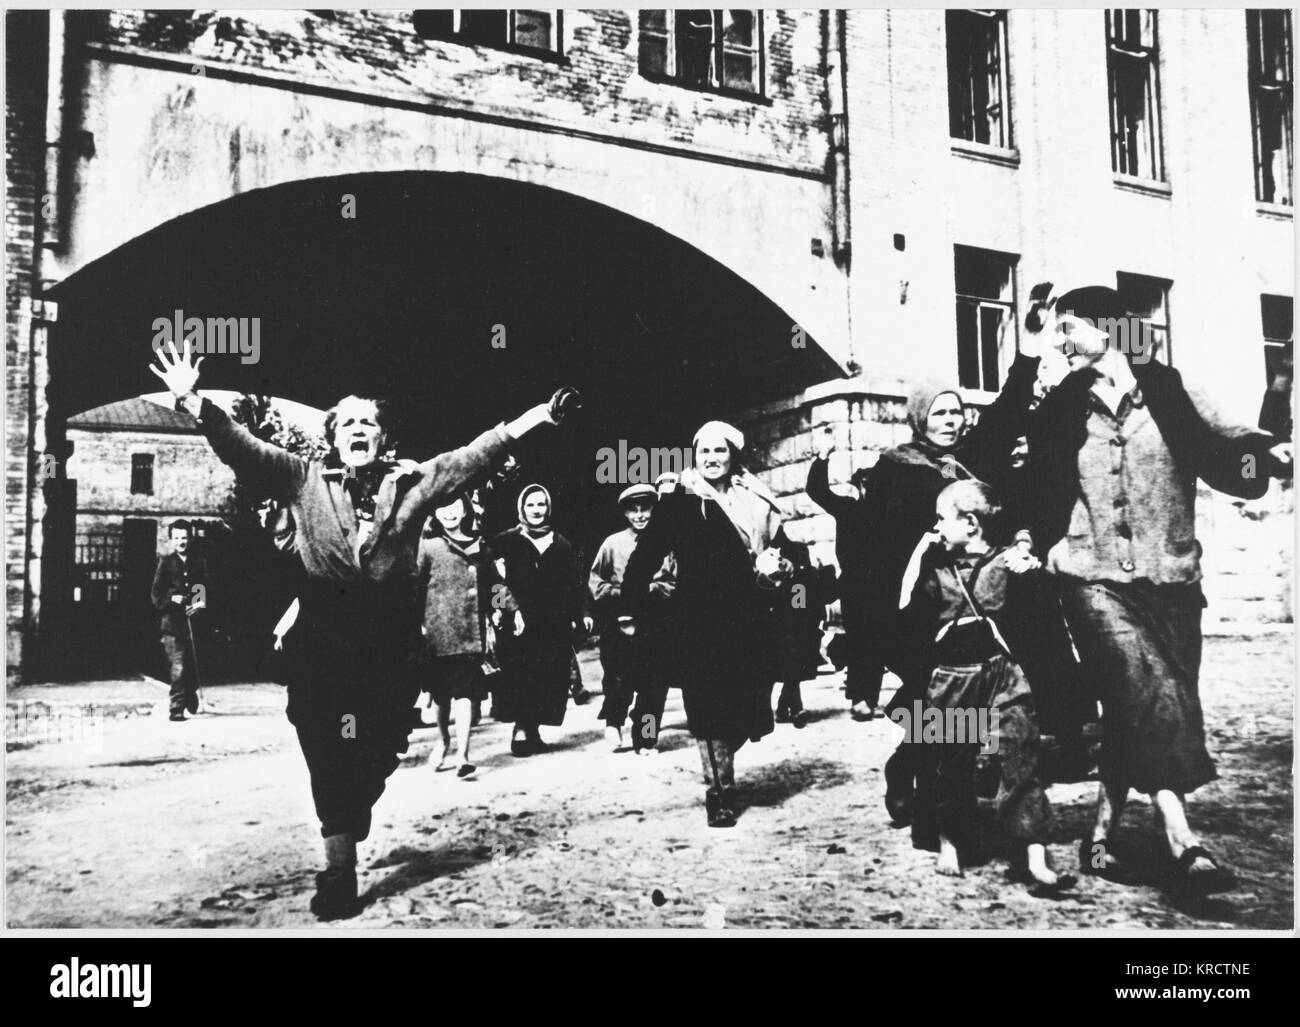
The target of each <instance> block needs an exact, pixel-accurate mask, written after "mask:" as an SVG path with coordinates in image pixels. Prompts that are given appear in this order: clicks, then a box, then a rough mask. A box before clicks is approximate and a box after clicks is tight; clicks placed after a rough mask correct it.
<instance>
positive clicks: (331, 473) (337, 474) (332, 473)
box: [320, 460, 420, 482]
mask: <svg viewBox="0 0 1300 1027" xmlns="http://www.w3.org/2000/svg"><path fill="white" fill-rule="evenodd" d="M369 467H377V468H378V471H379V473H377V474H375V476H374V480H375V481H376V482H381V481H384V480H385V479H386V478H388V477H390V476H392V475H396V476H397V477H399V478H400V477H403V476H404V475H407V474H414V473H415V472H417V471H418V470H419V469H420V465H419V464H417V463H416V462H415V461H414V460H376V461H375V463H374V464H370V465H368V466H367V467H364V468H360V470H361V471H365V470H367V469H368V468H369ZM320 473H321V477H322V478H324V479H325V480H326V481H337V482H346V481H357V480H359V479H360V478H361V474H360V473H358V468H356V467H353V466H352V465H351V464H348V465H345V466H341V467H326V468H324V469H323V470H322V471H321V472H320Z"/></svg>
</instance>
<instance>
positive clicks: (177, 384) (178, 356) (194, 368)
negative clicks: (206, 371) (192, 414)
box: [149, 339, 204, 399]
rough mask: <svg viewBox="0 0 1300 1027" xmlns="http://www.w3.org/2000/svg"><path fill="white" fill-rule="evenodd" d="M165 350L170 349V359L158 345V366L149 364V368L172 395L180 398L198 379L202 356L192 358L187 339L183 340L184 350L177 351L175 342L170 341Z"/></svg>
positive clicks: (188, 391)
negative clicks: (195, 358)
mask: <svg viewBox="0 0 1300 1027" xmlns="http://www.w3.org/2000/svg"><path fill="white" fill-rule="evenodd" d="M167 350H168V351H170V354H171V355H170V359H169V358H168V354H167V353H165V352H164V351H163V348H162V347H161V346H160V347H159V348H158V349H157V351H156V352H157V354H158V364H159V367H154V365H153V364H150V365H149V370H150V371H152V372H153V373H154V374H156V375H157V376H158V377H159V378H161V379H162V380H163V384H164V385H166V386H167V389H168V391H169V392H170V393H171V394H172V395H173V396H175V397H176V398H177V399H180V398H181V397H182V396H188V395H189V394H190V393H192V392H193V391H194V386H195V385H197V384H198V381H199V367H200V366H201V365H202V363H203V359H204V358H203V357H199V359H198V360H194V359H193V358H192V356H191V355H190V340H189V339H186V340H185V342H184V352H182V353H177V352H176V344H175V343H174V342H171V341H168V343H167Z"/></svg>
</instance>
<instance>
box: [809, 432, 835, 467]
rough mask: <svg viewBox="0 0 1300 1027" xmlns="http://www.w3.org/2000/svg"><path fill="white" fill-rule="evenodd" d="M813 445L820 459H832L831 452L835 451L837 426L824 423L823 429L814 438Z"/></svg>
mask: <svg viewBox="0 0 1300 1027" xmlns="http://www.w3.org/2000/svg"><path fill="white" fill-rule="evenodd" d="M813 446H814V447H815V452H816V454H817V459H818V460H828V459H830V455H831V453H833V452H834V451H835V426H834V425H832V424H827V425H823V426H822V429H821V431H819V432H818V433H817V434H816V436H814V438H813Z"/></svg>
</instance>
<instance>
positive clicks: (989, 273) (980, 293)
mask: <svg viewBox="0 0 1300 1027" xmlns="http://www.w3.org/2000/svg"><path fill="white" fill-rule="evenodd" d="M955 250H956V278H957V380H958V383H959V384H960V385H961V387H962V388H964V389H983V390H984V391H985V392H996V391H997V390H998V389H999V388H1000V387H1001V384H1002V369H1003V354H1007V355H1008V356H1014V354H1015V350H1016V284H1015V267H1016V259H1017V258H1016V257H1013V256H1011V255H1009V254H1006V253H994V252H992V251H990V250H977V249H972V248H971V247H969V246H958V247H956V248H955ZM1009 362H1010V361H1009V360H1008V361H1007V363H1009Z"/></svg>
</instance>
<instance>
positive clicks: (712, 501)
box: [623, 421, 781, 827]
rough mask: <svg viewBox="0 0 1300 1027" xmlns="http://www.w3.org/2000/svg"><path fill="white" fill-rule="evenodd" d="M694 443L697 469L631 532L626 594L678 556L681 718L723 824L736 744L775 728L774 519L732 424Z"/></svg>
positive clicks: (713, 819) (637, 597) (634, 596)
mask: <svg viewBox="0 0 1300 1027" xmlns="http://www.w3.org/2000/svg"><path fill="white" fill-rule="evenodd" d="M694 446H695V458H694V459H695V466H694V468H692V469H690V470H687V471H685V472H684V473H683V474H682V477H681V481H680V483H679V485H678V487H677V488H676V489H675V490H674V491H673V492H671V493H668V494H667V495H665V496H664V497H663V498H662V499H661V500H660V501H659V505H658V506H657V508H656V509H655V515H654V517H653V518H652V519H651V521H650V526H649V527H648V528H646V530H645V531H644V532H642V533H641V536H640V537H639V538H638V540H637V546H636V549H635V550H634V551H633V553H632V557H631V559H630V560H629V561H628V565H627V570H626V571H625V572H624V575H623V595H624V597H625V598H627V599H628V600H629V601H630V602H633V603H642V604H644V602H645V601H646V597H647V596H648V593H649V588H650V581H651V579H652V577H653V576H654V573H655V572H656V571H657V570H658V569H659V568H660V566H661V565H662V564H663V561H664V557H665V556H667V555H668V554H669V553H670V552H671V553H673V554H675V556H676V559H677V590H676V594H675V596H674V599H673V602H674V620H673V625H674V628H675V631H676V638H675V639H674V640H673V641H674V647H675V648H676V650H677V651H678V653H679V655H680V660H681V683H682V699H683V703H684V705H685V707H686V719H687V723H688V726H689V727H690V731H691V734H692V735H694V736H695V738H696V741H697V742H698V744H699V747H700V759H701V763H702V765H703V768H704V777H705V782H706V784H707V785H708V791H707V792H706V793H705V809H706V811H707V813H708V822H709V825H710V826H711V827H730V826H732V825H733V824H735V822H736V821H735V813H734V811H733V810H734V798H733V791H734V785H735V768H734V762H733V760H734V755H735V752H736V750H737V749H739V748H740V747H741V746H742V745H744V744H745V742H746V741H748V740H752V741H758V739H760V738H762V737H763V736H764V735H766V734H769V733H770V732H771V731H772V726H773V725H772V709H771V706H770V705H769V702H770V690H771V683H772V671H771V661H770V659H769V658H768V657H769V649H768V643H769V641H770V632H769V630H768V628H769V612H768V604H767V600H766V597H765V595H764V594H763V590H762V589H761V588H760V586H759V577H758V576H759V574H760V573H763V572H764V570H765V569H771V570H775V564H776V561H775V559H774V555H775V554H773V553H769V552H768V549H769V547H770V545H771V543H772V540H773V538H774V537H775V535H776V533H777V531H778V530H779V528H780V524H781V519H780V515H779V512H778V509H777V506H776V501H775V500H774V499H773V498H772V496H771V494H770V493H769V492H768V491H767V489H766V488H764V487H763V485H762V484H761V483H759V482H758V481H757V479H755V478H754V477H753V476H752V475H749V474H747V473H745V472H744V471H743V470H742V469H741V467H740V463H739V457H740V450H741V448H742V447H743V446H744V436H742V435H741V433H740V432H739V431H737V430H736V429H735V428H733V427H732V426H731V425H728V424H723V423H722V422H720V421H711V422H709V423H708V424H706V425H704V427H702V428H701V429H700V430H699V431H698V432H697V433H696V435H695V442H694ZM768 564H771V567H770V568H768V566H767V565H768Z"/></svg>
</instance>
